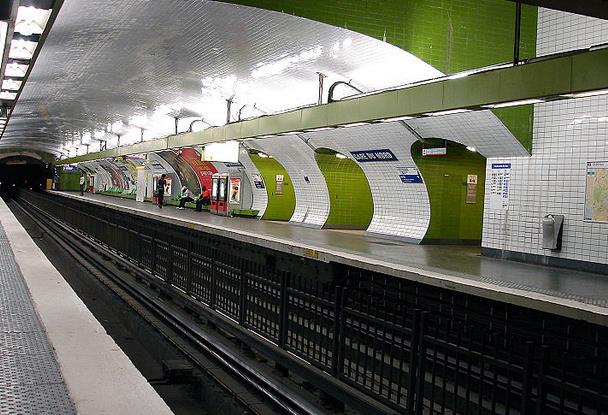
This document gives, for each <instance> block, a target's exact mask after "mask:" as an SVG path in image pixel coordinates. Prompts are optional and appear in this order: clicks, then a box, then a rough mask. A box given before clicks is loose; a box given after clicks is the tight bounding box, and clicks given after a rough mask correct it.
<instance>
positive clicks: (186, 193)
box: [177, 186, 194, 209]
mask: <svg viewBox="0 0 608 415" xmlns="http://www.w3.org/2000/svg"><path fill="white" fill-rule="evenodd" d="M192 201H194V194H193V193H192V192H191V191H190V190H189V189H188V188H187V187H186V186H182V194H181V197H180V198H179V206H178V207H177V208H178V209H184V207H185V206H186V203H187V202H192Z"/></svg>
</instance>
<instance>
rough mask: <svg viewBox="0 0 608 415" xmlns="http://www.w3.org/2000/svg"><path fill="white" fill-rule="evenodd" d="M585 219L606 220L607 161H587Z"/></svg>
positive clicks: (607, 199)
mask: <svg viewBox="0 0 608 415" xmlns="http://www.w3.org/2000/svg"><path fill="white" fill-rule="evenodd" d="M585 220H589V221H594V222H608V161H590V162H588V163H587V183H586V186H585Z"/></svg>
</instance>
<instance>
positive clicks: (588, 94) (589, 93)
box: [562, 89, 608, 98]
mask: <svg viewBox="0 0 608 415" xmlns="http://www.w3.org/2000/svg"><path fill="white" fill-rule="evenodd" d="M604 94H608V89H598V90H595V91H587V92H577V93H575V94H564V95H562V97H566V98H587V97H595V96H597V95H604Z"/></svg>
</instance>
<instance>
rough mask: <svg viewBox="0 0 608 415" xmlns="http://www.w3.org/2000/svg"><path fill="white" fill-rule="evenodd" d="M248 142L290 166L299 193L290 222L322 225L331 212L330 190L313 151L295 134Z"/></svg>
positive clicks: (293, 182)
mask: <svg viewBox="0 0 608 415" xmlns="http://www.w3.org/2000/svg"><path fill="white" fill-rule="evenodd" d="M247 145H249V146H251V147H252V148H256V149H258V150H261V151H263V152H264V153H266V154H268V155H271V156H272V157H274V158H275V159H276V160H277V161H278V162H279V163H280V164H281V165H282V166H283V167H284V168H285V170H287V173H288V174H289V177H290V178H291V183H292V184H293V188H294V191H295V194H296V208H295V211H294V213H293V216H292V217H291V219H290V222H292V223H302V224H305V225H310V226H315V227H321V226H323V225H324V224H325V221H327V217H328V216H329V192H328V191H327V184H326V183H325V178H324V177H323V173H321V170H319V166H318V165H317V162H316V160H315V155H314V151H313V150H312V149H311V148H310V147H309V146H308V145H307V144H306V143H305V142H304V141H303V140H302V139H301V138H300V137H298V136H296V135H288V136H276V137H271V138H265V139H259V140H248V141H247ZM305 177H306V178H308V181H306V179H305Z"/></svg>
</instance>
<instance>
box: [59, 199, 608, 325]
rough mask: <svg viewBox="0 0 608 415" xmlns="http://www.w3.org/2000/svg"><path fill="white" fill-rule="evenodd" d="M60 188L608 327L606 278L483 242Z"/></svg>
mask: <svg viewBox="0 0 608 415" xmlns="http://www.w3.org/2000/svg"><path fill="white" fill-rule="evenodd" d="M54 193H55V194H58V195H61V196H63V197H67V198H74V199H79V200H82V201H83V202H86V203H94V204H99V205H102V206H105V207H109V208H112V209H116V210H117V211H124V212H129V213H132V214H136V215H141V216H146V217H152V218H154V219H157V220H161V221H165V222H168V223H173V224H176V225H180V226H186V227H188V228H194V229H199V230H202V231H205V232H210V233H213V234H217V235H219V236H225V237H228V238H232V239H236V240H239V241H241V242H246V243H252V244H255V245H259V246H263V247H266V248H270V249H273V250H277V251H280V252H284V253H290V254H294V255H299V256H302V257H307V258H313V259H317V260H319V261H323V262H337V263H342V264H346V265H351V266H355V267H359V268H363V269H368V270H373V271H376V272H381V273H385V274H388V275H393V276H396V277H400V278H405V279H409V280H412V281H417V282H420V283H424V284H428V285H432V286H436V287H441V288H446V289H450V290H457V291H460V292H464V293H467V294H472V295H477V296H480V297H484V298H488V299H492V300H497V301H501V302H506V303H511V304H515V305H519V306H523V307H528V308H532V309H536V310H540V311H544V312H549V313H553V314H558V315H563V316H566V317H570V318H575V319H580V320H585V321H589V322H592V323H596V324H601V325H605V326H608V276H606V275H601V274H593V273H587V272H579V271H573V270H566V269H560V268H554V267H547V266H540V265H532V264H524V263H518V262H513V261H508V260H501V259H494V258H488V257H483V256H481V255H480V249H479V248H478V247H468V246H431V245H414V244H408V243H404V242H400V241H396V240H390V239H383V238H379V237H377V236H372V235H369V234H366V233H365V232H361V231H343V230H326V229H311V228H307V227H302V226H297V225H292V224H287V223H278V222H268V221H260V220H255V219H244V218H227V217H221V216H216V215H212V214H209V213H205V212H203V213H199V212H195V211H193V210H177V209H176V208H175V207H173V206H165V207H164V208H163V209H162V210H161V209H159V208H158V207H157V206H155V205H153V204H151V203H147V202H143V203H142V202H136V201H134V200H131V199H122V198H118V197H110V196H102V195H97V194H85V195H84V196H80V195H79V194H77V193H69V192H54Z"/></svg>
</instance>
